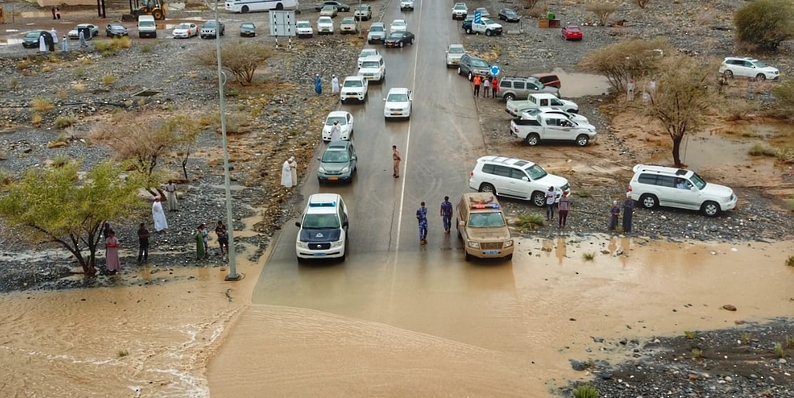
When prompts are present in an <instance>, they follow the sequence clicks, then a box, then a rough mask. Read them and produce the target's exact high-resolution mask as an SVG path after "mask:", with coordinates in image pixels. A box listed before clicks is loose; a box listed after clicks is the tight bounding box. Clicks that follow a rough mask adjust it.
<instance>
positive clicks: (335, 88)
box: [331, 75, 339, 95]
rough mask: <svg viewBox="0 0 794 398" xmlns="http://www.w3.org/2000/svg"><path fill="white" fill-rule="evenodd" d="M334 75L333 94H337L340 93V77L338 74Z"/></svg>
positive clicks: (332, 82) (332, 81) (332, 80)
mask: <svg viewBox="0 0 794 398" xmlns="http://www.w3.org/2000/svg"><path fill="white" fill-rule="evenodd" d="M332 76H333V77H332V78H331V94H333V95H337V94H339V79H338V78H337V77H336V75H332Z"/></svg>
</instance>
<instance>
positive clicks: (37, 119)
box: [30, 113, 42, 127]
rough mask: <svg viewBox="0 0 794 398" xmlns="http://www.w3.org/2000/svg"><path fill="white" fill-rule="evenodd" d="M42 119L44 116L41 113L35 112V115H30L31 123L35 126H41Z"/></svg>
mask: <svg viewBox="0 0 794 398" xmlns="http://www.w3.org/2000/svg"><path fill="white" fill-rule="evenodd" d="M41 119H42V118H41V114H40V113H34V114H33V115H31V116H30V124H31V125H32V126H33V127H41Z"/></svg>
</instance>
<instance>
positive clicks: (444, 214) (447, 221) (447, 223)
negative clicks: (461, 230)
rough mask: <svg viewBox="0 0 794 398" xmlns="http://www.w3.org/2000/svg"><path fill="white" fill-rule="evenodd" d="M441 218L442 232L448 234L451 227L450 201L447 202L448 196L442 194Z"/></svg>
mask: <svg viewBox="0 0 794 398" xmlns="http://www.w3.org/2000/svg"><path fill="white" fill-rule="evenodd" d="M439 213H440V214H441V220H443V221H444V233H445V234H448V233H449V230H450V228H452V203H450V202H449V196H444V201H443V202H441V211H440V212H439Z"/></svg>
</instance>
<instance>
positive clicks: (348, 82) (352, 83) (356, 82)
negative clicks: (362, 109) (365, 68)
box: [344, 80, 364, 87]
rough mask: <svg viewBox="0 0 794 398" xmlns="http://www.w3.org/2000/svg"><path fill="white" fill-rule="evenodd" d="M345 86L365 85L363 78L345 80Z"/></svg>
mask: <svg viewBox="0 0 794 398" xmlns="http://www.w3.org/2000/svg"><path fill="white" fill-rule="evenodd" d="M344 87H364V83H362V82H361V80H345V85H344Z"/></svg>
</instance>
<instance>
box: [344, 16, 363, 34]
mask: <svg viewBox="0 0 794 398" xmlns="http://www.w3.org/2000/svg"><path fill="white" fill-rule="evenodd" d="M339 33H340V34H343V35H344V34H346V33H350V34H356V33H358V22H356V19H355V18H353V17H344V18H342V23H340V24H339Z"/></svg>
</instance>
